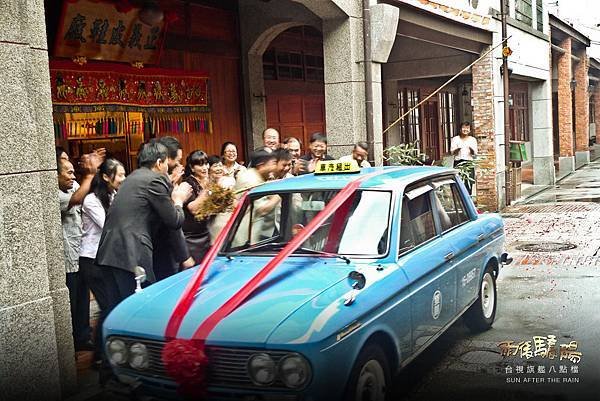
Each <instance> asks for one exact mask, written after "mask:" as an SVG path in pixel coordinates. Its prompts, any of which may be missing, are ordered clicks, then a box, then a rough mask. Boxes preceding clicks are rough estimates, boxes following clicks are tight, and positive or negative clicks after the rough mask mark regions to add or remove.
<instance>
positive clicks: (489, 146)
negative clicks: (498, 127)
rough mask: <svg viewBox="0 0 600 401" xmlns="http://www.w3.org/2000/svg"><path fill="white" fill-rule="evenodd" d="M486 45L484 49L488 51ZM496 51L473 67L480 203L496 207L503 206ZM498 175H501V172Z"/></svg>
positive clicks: (480, 205) (487, 208) (478, 203)
mask: <svg viewBox="0 0 600 401" xmlns="http://www.w3.org/2000/svg"><path fill="white" fill-rule="evenodd" d="M487 50H488V49H485V50H484V51H487ZM493 61H494V60H493V54H492V53H490V54H489V55H488V56H487V57H485V58H484V59H482V60H481V61H480V62H478V63H477V64H475V65H474V66H473V68H472V74H473V89H472V91H471V97H472V103H473V132H474V134H475V138H477V146H478V148H479V162H478V167H477V170H476V184H477V207H478V208H480V209H482V210H488V211H493V210H497V209H498V207H499V194H498V186H497V174H496V171H497V169H496V140H497V138H496V136H495V129H494V122H495V120H494V114H495V113H494V74H493V70H494V68H493V66H494V62H493ZM498 178H501V177H500V176H498Z"/></svg>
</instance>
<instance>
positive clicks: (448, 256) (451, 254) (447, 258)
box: [444, 252, 454, 260]
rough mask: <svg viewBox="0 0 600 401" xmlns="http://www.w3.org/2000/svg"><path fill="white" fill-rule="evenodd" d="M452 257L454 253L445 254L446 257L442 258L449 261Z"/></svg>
mask: <svg viewBox="0 0 600 401" xmlns="http://www.w3.org/2000/svg"><path fill="white" fill-rule="evenodd" d="M453 257H454V252H449V253H447V254H446V256H444V259H446V260H450V259H452V258H453Z"/></svg>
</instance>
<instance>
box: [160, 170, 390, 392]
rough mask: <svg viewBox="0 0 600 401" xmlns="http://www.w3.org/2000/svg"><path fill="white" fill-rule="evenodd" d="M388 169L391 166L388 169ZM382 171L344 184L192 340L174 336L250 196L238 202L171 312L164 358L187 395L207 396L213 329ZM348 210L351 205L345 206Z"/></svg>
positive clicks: (167, 366) (169, 371) (213, 314)
mask: <svg viewBox="0 0 600 401" xmlns="http://www.w3.org/2000/svg"><path fill="white" fill-rule="evenodd" d="M388 171H389V170H388ZM382 173H383V170H382V171H378V172H375V173H371V174H367V175H364V176H361V177H358V178H357V179H355V180H352V181H350V182H349V183H348V184H346V186H345V187H344V188H342V189H341V190H340V192H338V193H337V194H336V195H335V196H334V197H333V198H332V199H331V201H329V203H328V204H327V206H325V207H324V208H323V210H321V211H320V212H319V213H318V214H317V215H316V216H315V217H314V218H313V219H312V220H311V221H310V222H309V223H308V224H307V225H306V227H305V228H304V229H303V230H302V231H300V232H299V233H298V234H297V235H296V236H294V237H293V238H292V240H291V241H290V242H288V244H287V245H286V246H285V247H284V248H283V249H282V250H281V251H280V252H279V253H278V254H277V255H275V257H274V258H273V259H271V260H270V261H269V263H267V265H266V266H265V267H263V268H262V269H261V270H260V271H259V272H258V273H257V274H256V275H255V276H254V277H252V278H251V279H250V281H248V282H247V283H246V284H245V285H244V286H243V287H242V288H240V289H239V290H238V291H237V292H236V293H235V294H234V295H233V296H231V298H229V300H227V301H226V302H225V303H224V304H223V305H222V306H220V307H219V308H218V309H217V310H215V311H214V312H213V313H212V314H211V315H210V316H208V318H206V319H205V320H204V321H203V322H202V323H201V324H200V326H199V327H198V329H196V331H195V332H194V334H193V336H192V338H191V339H189V340H184V339H175V337H176V336H177V332H178V331H179V327H180V326H181V323H182V321H183V318H184V317H185V315H186V314H187V312H188V311H189V309H190V307H191V306H192V303H193V302H194V295H195V294H196V292H197V290H198V288H199V287H200V284H201V283H202V281H203V279H204V276H205V275H206V271H207V270H208V267H209V265H210V264H211V263H212V261H213V260H214V258H215V257H216V255H217V253H218V251H219V250H220V249H221V247H222V245H223V243H224V242H225V239H226V238H227V235H228V234H229V231H230V230H231V227H232V226H233V222H234V220H235V218H236V216H237V215H238V214H239V213H240V210H241V208H242V206H243V204H244V201H245V199H246V197H247V193H246V194H244V196H243V197H242V199H241V200H240V202H239V203H238V206H237V207H236V209H235V210H234V212H233V215H232V216H231V217H230V219H229V220H228V222H227V224H226V225H225V227H224V228H223V230H222V231H221V233H220V234H219V236H218V237H217V239H216V241H215V243H214V245H213V246H212V247H211V248H210V250H209V252H208V253H207V254H206V256H205V257H204V259H203V260H202V263H201V265H200V267H199V269H198V271H197V272H196V274H195V275H194V277H193V279H192V280H191V281H190V283H189V284H188V286H187V287H186V289H185V290H184V292H183V294H182V296H181V298H180V299H179V301H178V302H177V305H176V307H175V309H174V311H173V314H172V315H171V317H170V319H169V322H168V324H167V327H166V330H165V337H166V338H167V341H168V342H167V344H166V345H165V347H164V348H163V352H162V360H163V363H164V365H165V369H166V371H167V373H168V374H169V375H170V376H171V377H173V378H174V379H175V380H176V382H177V383H178V384H179V385H180V391H181V392H182V393H184V394H187V395H194V396H204V395H205V391H206V383H205V377H206V367H207V365H208V358H207V356H206V353H205V352H204V345H205V342H206V339H207V338H208V336H209V334H210V333H211V331H212V330H213V329H214V328H215V327H216V326H217V325H218V324H219V322H221V320H223V319H224V318H225V317H227V316H228V315H229V314H231V313H232V312H234V311H235V310H236V309H237V308H238V307H239V306H240V305H241V304H242V303H244V302H245V301H246V300H247V299H248V298H249V297H250V295H251V294H252V293H253V292H254V291H255V290H256V289H257V288H258V286H259V285H260V283H261V282H262V281H263V280H264V279H265V278H266V277H267V276H268V275H269V274H270V273H271V272H272V271H273V270H274V269H275V268H276V267H277V266H278V265H279V264H280V263H281V262H282V261H283V260H284V259H285V258H287V257H288V256H289V255H291V254H292V253H294V252H295V251H296V250H297V249H298V248H299V247H300V246H301V245H302V244H303V243H304V242H305V241H306V240H307V239H308V238H309V237H310V236H311V235H312V234H313V233H314V232H315V231H316V230H317V229H318V228H319V227H320V226H321V224H323V223H324V222H325V221H326V220H327V219H328V218H329V217H330V216H331V215H332V214H333V213H334V212H336V210H338V208H340V207H342V206H344V205H345V204H346V202H352V199H353V196H354V195H355V194H356V191H357V189H358V188H359V186H360V184H361V183H362V182H363V181H364V180H365V179H367V178H371V177H373V176H374V175H379V174H382ZM343 210H346V212H347V211H348V210H349V207H344V208H343Z"/></svg>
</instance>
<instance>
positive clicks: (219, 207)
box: [195, 184, 236, 220]
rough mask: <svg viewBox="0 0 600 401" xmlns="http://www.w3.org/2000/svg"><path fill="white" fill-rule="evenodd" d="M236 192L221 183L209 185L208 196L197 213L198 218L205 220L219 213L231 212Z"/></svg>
mask: <svg viewBox="0 0 600 401" xmlns="http://www.w3.org/2000/svg"><path fill="white" fill-rule="evenodd" d="M235 199H236V198H235V192H234V191H233V189H231V188H227V187H223V186H221V185H219V184H211V185H209V187H208V196H207V198H206V200H205V201H204V202H202V204H201V205H200V208H199V209H198V212H197V213H196V216H195V217H196V219H197V220H204V219H207V218H209V217H211V216H215V215H217V214H219V213H226V212H231V211H232V210H233V206H234V203H235Z"/></svg>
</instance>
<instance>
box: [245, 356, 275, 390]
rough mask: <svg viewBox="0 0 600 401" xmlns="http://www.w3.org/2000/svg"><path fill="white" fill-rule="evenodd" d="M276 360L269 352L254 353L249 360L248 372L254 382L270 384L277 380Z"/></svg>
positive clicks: (263, 384)
mask: <svg viewBox="0 0 600 401" xmlns="http://www.w3.org/2000/svg"><path fill="white" fill-rule="evenodd" d="M275 372H276V368H275V361H273V359H272V358H271V357H270V356H269V355H268V354H254V355H252V356H251V357H250V359H249V360H248V374H249V376H250V379H251V380H252V382H253V383H254V384H257V385H259V386H268V385H270V384H273V382H274V381H275Z"/></svg>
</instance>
